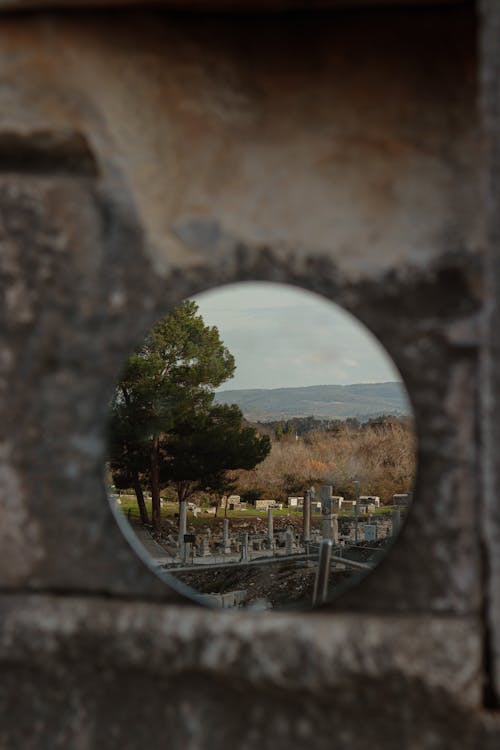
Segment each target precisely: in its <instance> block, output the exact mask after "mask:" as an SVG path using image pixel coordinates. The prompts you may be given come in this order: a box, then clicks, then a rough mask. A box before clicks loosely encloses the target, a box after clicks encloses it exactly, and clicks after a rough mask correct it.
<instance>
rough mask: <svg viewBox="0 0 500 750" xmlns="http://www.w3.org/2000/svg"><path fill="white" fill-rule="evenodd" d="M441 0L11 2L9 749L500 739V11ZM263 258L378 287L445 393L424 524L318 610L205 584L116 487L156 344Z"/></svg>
mask: <svg viewBox="0 0 500 750" xmlns="http://www.w3.org/2000/svg"><path fill="white" fill-rule="evenodd" d="M2 5H3V6H4V7H5V8H6V9H9V8H10V9H12V7H13V6H16V7H18V6H21V5H31V4H30V3H25V4H24V3H18V4H16V3H3V4H2V3H0V6H2ZM332 5H333V4H332ZM421 5H422V6H424V5H429V4H428V3H425V4H424V3H422V4H421ZM435 6H436V7H418V4H415V5H414V6H413V7H411V8H385V9H382V8H373V9H364V10H363V9H357V10H354V9H351V10H342V11H341V10H335V9H330V10H329V11H324V12H319V11H318V12H316V13H304V12H301V13H289V14H287V13H284V14H276V13H273V14H270V15H252V14H250V15H244V16H241V15H227V14H226V15H218V14H213V15H210V16H201V15H198V14H195V13H190V14H188V13H185V14H180V13H178V12H176V13H173V12H171V11H170V10H168V9H156V10H153V9H149V10H144V9H140V8H136V9H123V8H121V9H117V8H115V9H113V10H105V9H86V10H83V9H79V10H71V11H69V10H64V9H61V10H50V11H49V10H37V11H35V10H27V11H26V12H24V13H22V14H20V13H11V14H6V15H4V16H2V17H1V18H0V71H1V78H0V105H1V106H0V241H1V250H0V289H1V293H0V305H1V308H0V309H1V313H0V315H1V339H0V397H1V399H2V417H3V418H2V421H1V424H0V432H1V438H0V461H1V467H0V488H1V492H0V496H1V498H2V519H1V520H2V523H1V524H0V550H1V551H2V560H3V564H2V565H1V566H0V586H1V596H0V608H1V624H0V659H1V677H0V707H1V711H2V721H1V724H0V747H2V748H3V747H5V748H11V747H13V748H17V747H22V748H45V747H47V748H67V747H71V748H73V747H74V748H82V749H85V750H86V749H87V748H115V747H116V748H120V750H123V749H124V748H136V747H143V746H148V747H151V748H155V747H158V748H159V747H164V746H165V745H168V746H169V747H173V748H177V747H178V748H202V747H203V748H204V747H207V748H212V747H213V748H220V747H224V748H225V747H227V748H230V747H238V748H257V747H259V748H267V747H269V748H271V747H272V748H282V747H283V748H285V747H286V748H287V749H288V748H291V747H302V746H304V744H307V745H308V746H310V747H314V748H315V747H317V748H326V747H329V746H336V747H338V748H345V750H347V749H348V748H349V749H352V748H361V749H363V748H369V747H370V748H372V747H373V746H376V747H383V748H402V747H404V748H419V749H420V748H424V749H426V748H440V749H441V748H448V747H449V748H457V747H460V748H478V747H481V748H490V747H491V748H493V747H497V746H498V742H499V740H500V723H499V721H498V718H497V713H496V707H497V705H498V692H499V690H500V667H499V666H498V664H499V663H500V659H499V654H500V616H499V612H500V610H499V608H498V601H497V599H498V594H497V592H498V590H499V585H498V582H499V581H498V578H499V571H500V565H499V560H500V557H499V555H498V548H499V546H498V535H499V529H500V527H498V510H497V501H496V497H495V489H496V479H495V478H496V468H497V467H495V456H496V454H497V451H495V446H496V445H497V444H498V435H497V431H498V427H497V424H498V420H497V412H498V408H497V404H496V401H497V391H498V388H497V387H496V385H495V377H497V376H495V366H494V365H495V361H496V358H497V357H498V355H497V353H496V348H497V344H496V337H495V332H496V329H497V328H498V326H497V325H496V307H495V306H494V300H495V298H496V297H497V296H498V292H497V290H496V286H495V284H496V282H495V279H496V278H497V276H498V273H497V271H498V269H497V268H496V262H495V260H494V254H493V250H494V248H495V245H496V238H497V222H498V218H497V216H498V210H497V204H496V202H495V201H496V200H497V193H498V189H497V187H498V186H497V184H496V183H497V181H498V178H497V174H498V168H497V164H498V144H497V143H496V139H497V137H498V136H497V133H498V132H499V128H498V123H497V120H498V111H499V107H498V101H499V84H498V80H499V76H498V70H499V67H498V58H499V52H498V47H499V42H498V40H499V39H500V36H499V34H497V33H495V30H498V29H500V17H498V9H497V7H496V3H495V2H493V0H491V2H490V3H488V2H485V3H484V7H483V17H482V24H481V23H478V22H477V21H476V15H475V10H474V7H473V5H472V4H468V3H466V4H463V3H457V4H447V7H438V6H440V4H439V3H436V4H435ZM495 24H496V25H495ZM478 27H479V28H478ZM481 29H482V30H483V32H481ZM478 38H480V39H481V38H482V40H483V41H482V45H481V47H480V52H479V54H478V52H477V50H476V47H477V42H476V40H477V39H478ZM478 59H479V62H478ZM480 87H481V88H480ZM480 94H481V96H480ZM485 144H486V149H485ZM485 154H486V156H487V158H486V159H485ZM481 191H482V192H481ZM485 257H489V261H488V263H489V265H488V271H487V273H486V274H485V273H484V270H483V266H484V258H485ZM484 277H486V283H485V281H484ZM246 279H267V280H272V281H282V282H287V283H292V284H298V285H300V286H303V287H305V288H307V289H310V290H313V291H315V292H318V293H320V294H323V295H324V296H325V297H327V298H329V299H332V300H335V301H336V302H339V303H340V304H341V305H343V306H344V307H346V308H347V309H349V310H350V311H351V312H353V313H354V314H355V315H357V316H358V317H359V318H360V319H361V320H362V321H364V322H365V323H366V324H367V325H368V326H369V327H370V328H371V330H372V331H373V332H374V333H375V334H376V335H377V336H378V337H379V338H380V339H381V341H382V342H383V343H384V345H385V346H386V348H387V349H388V351H389V352H390V353H391V355H392V356H393V358H394V360H395V362H396V364H397V365H398V367H399V368H400V370H401V372H402V374H403V376H404V378H405V380H406V383H407V387H408V389H409V393H410V397H411V399H412V403H413V406H414V409H415V413H416V419H417V429H418V436H419V470H418V479H417V487H416V492H415V502H414V507H413V508H412V511H411V514H410V517H409V520H408V522H407V524H406V525H405V527H404V529H403V531H402V533H401V535H400V537H399V539H398V541H397V543H396V544H395V546H394V548H393V549H392V550H391V553H390V555H389V556H388V558H387V559H386V560H385V561H384V563H383V564H381V565H380V566H379V568H378V569H377V570H376V571H375V572H374V573H373V574H371V575H370V576H369V577H368V578H367V579H365V580H364V581H363V582H362V583H361V584H360V585H359V586H358V587H356V588H355V589H353V590H351V591H350V592H349V593H347V594H345V595H344V596H342V597H340V598H339V599H338V600H337V601H336V602H335V603H334V604H332V605H329V606H328V607H326V608H324V609H323V610H321V611H319V612H317V613H315V614H310V613H307V614H305V613H304V614H299V613H290V614H280V615H278V614H265V615H257V614H250V613H245V614H242V613H238V614H235V613H231V612H223V611H212V610H209V609H204V608H201V607H198V606H195V605H194V604H193V603H192V602H190V601H189V600H188V599H186V598H185V597H184V596H183V592H182V591H181V590H178V591H174V590H173V589H169V588H167V587H166V586H165V585H164V584H163V583H162V582H160V581H159V580H158V579H157V578H156V577H155V576H154V574H153V573H152V572H151V571H150V570H149V568H148V567H147V565H146V564H145V562H143V561H142V560H141V559H139V557H138V556H137V554H136V553H135V551H134V550H133V549H132V548H131V547H130V545H129V543H128V542H127V540H126V539H125V538H124V536H123V535H122V532H121V530H120V529H119V528H118V525H117V522H116V519H115V518H114V516H113V513H112V511H111V508H110V506H109V504H108V503H107V500H106V497H105V491H104V484H103V463H104V460H105V456H104V437H103V434H104V426H105V419H106V410H107V403H108V399H109V396H110V394H111V392H112V388H113V383H114V381H115V379H116V377H117V375H118V373H119V371H120V368H121V365H122V363H123V361H124V359H125V357H126V355H127V354H128V352H129V351H130V349H131V347H132V346H133V345H134V343H135V342H136V341H137V340H138V338H139V337H141V336H142V335H143V334H144V333H145V332H146V330H147V329H148V327H149V326H150V325H151V324H152V323H153V322H154V321H155V320H156V319H157V318H158V316H159V315H161V314H163V313H165V312H166V311H167V310H168V309H169V307H171V306H172V305H174V304H175V303H177V302H178V301H179V300H181V299H182V298H184V297H185V296H186V295H189V294H193V293H195V292H198V291H201V290H203V289H207V288H210V287H212V286H214V285H218V284H221V283H226V282H233V281H237V280H246ZM490 342H491V345H490ZM485 394H486V395H487V396H488V398H485ZM483 477H486V479H484V480H483ZM497 527H498V528H497Z"/></svg>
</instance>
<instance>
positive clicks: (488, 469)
mask: <svg viewBox="0 0 500 750" xmlns="http://www.w3.org/2000/svg"><path fill="white" fill-rule="evenodd" d="M482 10H483V19H484V22H483V34H482V60H483V66H482V68H481V77H482V84H483V86H482V111H483V116H484V130H485V136H486V145H487V148H486V156H487V161H486V165H487V168H486V174H485V179H484V183H483V189H484V193H483V195H484V199H485V204H486V208H487V211H486V216H485V220H486V223H487V248H488V250H487V253H486V261H485V279H486V283H485V287H486V295H487V297H486V300H487V304H486V306H485V316H484V327H483V334H484V346H483V349H482V354H483V356H482V365H483V367H482V389H483V394H484V395H483V401H482V406H483V409H482V414H481V417H482V420H481V425H482V437H483V443H484V451H483V469H484V485H483V486H484V498H483V506H482V532H483V539H484V544H485V558H486V573H487V594H486V596H487V603H488V609H487V616H488V628H489V631H488V642H487V645H488V648H489V653H488V657H489V658H490V659H491V662H490V667H491V675H490V677H491V680H492V687H493V688H494V690H495V693H496V697H495V698H494V701H495V702H496V703H497V705H498V698H499V697H500V504H499V502H498V486H499V480H500V460H499V445H500V427H499V416H500V398H499V394H500V374H499V373H500V371H499V363H500V346H499V338H498V325H499V323H500V262H499V256H498V246H499V241H500V224H499V219H498V211H499V207H500V140H499V136H498V133H499V128H500V49H499V44H498V38H499V37H498V34H499V33H500V13H499V7H498V5H497V3H494V2H483V4H482Z"/></svg>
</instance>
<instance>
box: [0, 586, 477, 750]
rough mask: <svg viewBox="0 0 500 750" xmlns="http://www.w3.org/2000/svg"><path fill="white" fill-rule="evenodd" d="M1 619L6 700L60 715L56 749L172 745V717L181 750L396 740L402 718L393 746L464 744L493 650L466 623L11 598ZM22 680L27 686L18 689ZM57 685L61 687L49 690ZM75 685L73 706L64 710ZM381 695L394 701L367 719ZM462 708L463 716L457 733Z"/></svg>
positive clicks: (26, 728) (35, 736) (26, 741)
mask: <svg viewBox="0 0 500 750" xmlns="http://www.w3.org/2000/svg"><path fill="white" fill-rule="evenodd" d="M0 612H1V616H2V632H1V635H0V658H1V659H2V660H3V661H4V663H5V664H6V669H4V671H3V674H2V685H1V687H0V700H1V701H2V702H3V705H4V706H5V705H8V707H9V709H10V710H11V711H14V712H15V716H22V715H23V712H24V711H25V710H27V711H28V712H29V711H30V710H32V708H33V706H31V708H30V706H29V703H30V701H32V700H35V705H36V707H37V711H38V712H47V714H48V715H49V716H50V719H49V720H50V722H51V729H52V737H53V738H54V744H53V745H52V747H67V746H68V745H70V746H71V747H83V748H87V747H101V746H105V747H110V748H114V747H116V748H119V747H126V748H129V747H131V748H132V747H140V746H142V745H143V744H145V743H147V744H148V746H151V747H162V746H163V743H164V741H165V739H164V736H162V734H158V733H157V732H155V731H152V730H151V723H152V722H154V725H155V726H156V727H157V728H158V727H159V726H160V725H161V723H162V722H164V724H165V727H169V731H168V734H169V746H172V747H179V748H180V747H189V748H196V747H214V748H215V747H220V746H224V747H231V746H233V744H232V743H233V742H235V740H236V738H238V741H237V743H236V744H237V746H238V747H245V748H247V747H248V748H253V747H258V745H259V742H260V743H262V742H263V743H264V747H277V748H281V747H283V748H284V747H290V746H291V747H300V746H302V743H303V742H304V741H307V742H308V744H309V742H310V743H311V745H312V746H313V747H326V746H327V745H326V744H325V741H326V739H327V738H328V734H329V732H330V731H331V730H332V728H333V727H335V726H336V727H337V729H336V733H337V743H336V744H337V746H338V747H341V748H346V749H347V748H352V747H353V746H355V747H359V748H365V747H370V746H371V745H370V743H371V742H373V731H374V727H376V728H377V731H380V730H383V728H384V726H385V731H386V733H387V729H388V725H389V724H390V723H391V722H394V725H393V727H392V729H391V730H390V731H389V733H387V743H386V744H384V747H422V748H432V747H436V746H439V747H453V744H452V743H451V734H452V735H453V738H454V741H456V740H457V739H458V738H459V737H460V734H459V733H462V732H463V731H464V729H465V726H464V723H465V722H464V720H465V717H467V719H468V720H470V719H471V709H472V708H473V707H474V706H475V705H476V704H477V701H478V699H479V694H478V690H479V689H480V681H479V679H478V668H479V667H480V651H481V644H480V641H479V639H478V635H477V633H478V630H477V627H476V623H474V622H473V621H468V620H464V619H462V620H454V619H452V618H445V619H442V620H440V619H439V618H429V617H426V616H424V617H421V618H413V617H412V618H404V617H403V618H390V617H389V618H384V617H376V616H373V615H368V614H365V615H339V616H338V617H337V618H335V619H333V620H332V618H331V617H330V616H329V615H321V614H316V615H311V616H310V617H308V618H304V616H299V615H297V616H285V615H273V616H269V615H263V616H262V615H249V614H245V615H238V614H234V613H220V612H211V611H207V610H202V609H186V608H183V609H179V608H175V607H169V608H165V607H163V606H160V605H151V604H149V605H148V604H137V603H125V602H119V601H115V602H110V601H108V602H105V601H103V600H96V599H78V598H69V597H66V598H65V599H61V598H57V597H37V596H31V597H26V596H10V597H4V598H3V600H1V603H0ZM457 643H460V650H457V648H456V644H457ZM361 644H362V645H361ZM278 654H279V656H278ZM28 673H29V674H30V675H31V677H30V678H29V679H27V675H28ZM21 677H22V678H23V679H22V680H21V686H22V689H21V691H19V689H16V690H15V694H14V693H12V694H9V690H10V689H12V688H13V687H14V685H15V684H17V685H18V686H19V681H20V678H21ZM45 682H47V683H48V684H49V685H50V689H49V692H48V693H47V692H46V691H43V693H42V692H40V694H37V687H39V686H41V685H42V684H44V683H45ZM68 687H70V690H71V704H70V705H69V706H68V705H66V706H65V708H64V710H63V711H62V712H61V713H60V714H59V715H58V709H59V711H60V709H61V703H62V701H64V700H67V696H66V691H67V690H68ZM381 691H383V695H384V701H386V702H387V704H388V705H384V706H382V705H381V706H380V709H381V710H380V712H379V716H378V717H377V716H376V715H374V716H373V717H372V718H371V719H370V722H366V723H365V724H364V723H363V722H360V721H359V713H360V711H361V713H362V714H363V715H366V708H367V706H370V705H373V704H377V703H378V700H379V698H378V696H380V693H381ZM403 699H404V704H405V707H404V710H402V704H401V701H402V700H403ZM116 704H118V705H116ZM229 706H231V708H230V709H229ZM299 706H300V707H301V708H300V710H299ZM424 707H425V711H426V722H425V726H424V727H421V728H420V729H418V728H417V727H415V730H414V732H415V736H414V739H413V740H412V741H411V742H412V743H413V742H414V744H405V742H406V740H409V736H406V737H405V733H406V732H408V729H406V730H405V729H404V725H405V723H408V714H410V715H412V716H413V720H415V719H416V715H415V712H418V711H420V710H423V708H424ZM450 712H451V714H452V715H455V716H456V717H459V716H460V715H461V716H462V718H461V719H460V720H459V723H458V725H457V726H456V727H454V729H453V732H452V733H449V732H448V731H447V730H446V723H445V722H446V717H448V718H449V716H450ZM155 715H156V718H154V717H155ZM104 717H106V719H104ZM125 717H127V720H124V718H125ZM356 717H357V718H356ZM340 720H341V722H342V723H341V724H339V723H338V722H339V721H340ZM368 724H370V726H368ZM173 726H175V730H174V729H173ZM46 729H47V726H46V725H45V726H42V727H41V728H39V727H37V726H36V724H34V725H30V723H29V722H19V725H16V722H15V721H12V722H11V723H10V726H9V727H8V728H4V729H3V732H2V731H1V730H0V741H1V740H2V739H3V746H10V745H8V744H7V743H8V742H10V743H14V741H15V742H17V743H19V745H18V746H22V747H41V746H44V745H43V744H41V743H42V742H43V741H44V735H43V732H44V731H46ZM474 732H476V733H478V726H477V721H476V722H474V720H473V723H472V726H471V727H469V728H467V729H466V733H465V736H464V740H465V744H463V745H461V747H472V745H471V744H467V738H468V737H473V736H474ZM448 735H450V736H448ZM476 736H477V734H476ZM436 741H438V742H439V743H440V744H439V745H436V744H435V742H436ZM37 743H38V744H37ZM64 743H66V744H64ZM121 743H123V744H121ZM398 743H399V744H398Z"/></svg>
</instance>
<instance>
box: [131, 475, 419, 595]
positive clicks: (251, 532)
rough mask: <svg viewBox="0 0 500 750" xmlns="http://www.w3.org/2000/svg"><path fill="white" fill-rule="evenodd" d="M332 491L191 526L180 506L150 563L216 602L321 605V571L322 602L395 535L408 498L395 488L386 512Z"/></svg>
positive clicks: (369, 500) (375, 503)
mask: <svg viewBox="0 0 500 750" xmlns="http://www.w3.org/2000/svg"><path fill="white" fill-rule="evenodd" d="M332 489H333V488H332V486H330V485H323V486H322V487H321V497H320V499H317V497H316V491H315V489H314V487H311V488H310V489H308V490H306V492H305V493H304V496H303V497H298V498H297V497H292V498H289V499H288V500H289V503H288V505H289V510H290V511H291V512H289V513H284V512H283V511H281V509H280V508H274V507H267V508H266V509H265V510H263V512H262V513H261V514H260V515H254V516H250V517H245V514H244V513H243V512H241V513H240V514H238V516H239V517H236V513H233V514H232V516H231V517H230V518H229V517H224V518H221V519H216V521H217V522H216V523H214V520H215V519H211V518H210V516H208V517H207V518H206V520H205V521H202V520H201V518H200V516H199V514H198V513H197V512H195V513H194V514H192V518H191V519H190V520H191V521H194V520H195V519H196V521H197V523H196V525H194V524H193V523H190V522H189V520H188V508H187V504H184V506H185V507H182V506H181V509H180V513H179V514H178V519H176V524H177V525H176V524H175V523H170V524H167V525H166V530H165V531H164V533H163V534H162V535H159V536H158V535H155V538H156V540H157V545H156V550H155V551H154V552H152V559H153V562H154V566H155V568H156V570H157V572H159V573H160V575H165V574H167V576H172V575H173V576H175V578H176V579H177V580H179V581H181V582H182V583H184V584H186V585H187V586H189V587H190V588H191V589H192V590H193V591H194V592H196V593H198V594H201V595H202V600H203V602H204V603H206V604H209V605H211V606H215V607H221V608H233V607H250V608H259V609H273V608H275V607H278V608H284V607H285V608H286V607H293V606H295V607H299V606H300V607H302V608H304V607H306V608H307V607H309V606H311V605H312V604H313V603H314V604H319V603H321V601H322V600H323V599H322V597H321V596H319V597H318V596H316V600H315V601H314V602H313V599H314V592H315V590H316V589H317V587H318V585H319V583H318V582H319V579H320V577H321V576H323V578H324V580H325V587H326V588H325V592H326V593H325V595H324V599H325V600H326V599H327V598H328V597H331V596H332V594H333V593H334V592H335V590H336V589H337V588H338V587H340V586H342V585H343V584H345V583H346V581H349V579H351V578H352V577H353V576H358V577H359V576H360V575H363V574H366V572H368V571H369V570H370V569H371V568H372V567H374V566H375V565H376V564H377V562H378V560H379V559H380V558H381V557H382V556H383V555H384V554H385V552H386V548H387V546H388V545H389V544H390V543H391V541H392V539H393V538H394V537H395V536H397V534H398V532H399V529H400V525H401V519H402V515H403V514H404V513H405V511H406V509H407V506H408V503H409V502H410V500H411V495H410V494H408V495H402V494H398V495H396V496H395V497H394V504H393V505H392V506H389V507H387V506H386V507H385V508H383V510H384V511H385V512H376V511H380V509H379V505H380V499H379V498H378V497H375V496H368V495H367V496H360V497H359V498H358V499H357V500H353V501H349V502H346V501H344V498H343V497H341V496H338V495H337V496H336V495H333V491H332ZM403 498H406V500H405V502H403ZM239 500H240V499H239V497H238V496H231V497H229V498H227V499H225V501H224V502H223V505H227V507H231V506H232V509H233V510H236V508H237V507H238V505H240V502H239ZM290 500H292V503H290ZM293 501H295V502H293ZM190 505H192V504H190ZM197 510H198V509H197ZM207 515H208V514H207ZM133 527H134V528H136V529H137V531H138V527H135V526H133ZM145 533H148V532H145V531H144V530H141V534H142V535H144V534H145ZM140 538H141V537H140ZM141 540H142V541H143V537H142V539H141ZM325 554H326V556H327V561H326V563H325V565H323V569H322V565H321V556H322V555H325ZM325 566H326V568H325Z"/></svg>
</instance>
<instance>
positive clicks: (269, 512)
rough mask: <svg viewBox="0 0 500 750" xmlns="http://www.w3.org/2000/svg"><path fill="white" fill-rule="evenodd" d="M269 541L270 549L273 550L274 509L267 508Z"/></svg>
mask: <svg viewBox="0 0 500 750" xmlns="http://www.w3.org/2000/svg"><path fill="white" fill-rule="evenodd" d="M267 541H268V543H269V549H270V550H272V549H273V547H274V525H273V509H272V508H268V509H267Z"/></svg>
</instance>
